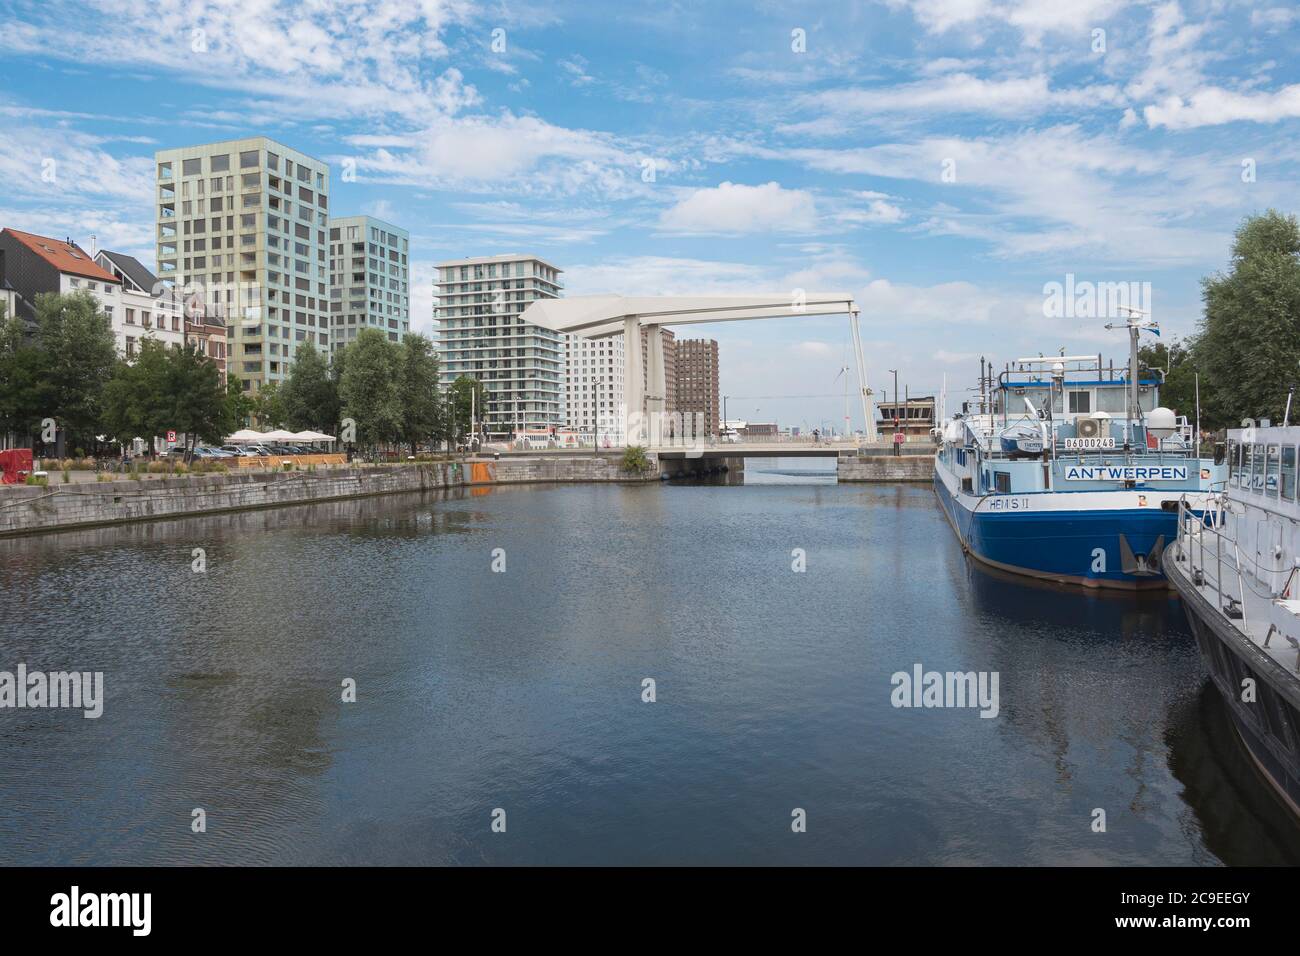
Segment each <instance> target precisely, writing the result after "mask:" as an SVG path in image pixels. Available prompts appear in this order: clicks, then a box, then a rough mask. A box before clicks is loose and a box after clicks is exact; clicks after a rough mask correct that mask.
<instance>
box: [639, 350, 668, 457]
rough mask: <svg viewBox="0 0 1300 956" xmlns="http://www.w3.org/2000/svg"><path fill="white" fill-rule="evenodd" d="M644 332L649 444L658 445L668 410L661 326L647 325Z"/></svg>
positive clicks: (661, 437)
mask: <svg viewBox="0 0 1300 956" xmlns="http://www.w3.org/2000/svg"><path fill="white" fill-rule="evenodd" d="M645 333H646V370H645V377H646V401H645V406H646V407H645V411H646V419H647V422H648V424H649V430H650V444H651V445H658V444H660V443H661V441H662V439H663V434H662V431H663V420H664V416H663V413H664V412H666V411H667V410H668V396H667V395H666V394H665V393H666V392H667V391H668V383H667V378H666V375H665V373H664V336H663V326H660V325H647V326H646V327H645Z"/></svg>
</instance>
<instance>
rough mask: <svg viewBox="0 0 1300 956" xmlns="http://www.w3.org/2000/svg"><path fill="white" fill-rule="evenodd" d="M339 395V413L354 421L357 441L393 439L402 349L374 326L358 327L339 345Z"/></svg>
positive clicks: (397, 430) (398, 420)
mask: <svg viewBox="0 0 1300 956" xmlns="http://www.w3.org/2000/svg"><path fill="white" fill-rule="evenodd" d="M343 351H344V352H345V353H346V356H345V358H344V367H343V374H342V377H341V378H340V380H339V398H340V399H342V401H343V415H344V417H345V418H350V419H352V420H353V421H354V422H355V423H356V438H357V444H359V445H363V446H366V447H373V446H375V445H378V444H381V443H387V442H395V441H397V440H398V438H399V437H400V435H401V430H402V402H401V381H400V377H401V367H402V353H401V349H400V347H399V346H398V345H397V344H396V343H395V342H390V341H389V339H388V336H387V335H385V334H384V333H383V332H381V331H379V330H378V329H362V330H361V331H359V332H358V333H357V337H356V340H355V341H353V342H350V343H348V345H347V347H346V348H344V349H343Z"/></svg>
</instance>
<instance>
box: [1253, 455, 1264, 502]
mask: <svg viewBox="0 0 1300 956" xmlns="http://www.w3.org/2000/svg"><path fill="white" fill-rule="evenodd" d="M1250 453H1251V454H1250V490H1251V491H1253V492H1256V493H1258V492H1261V491H1263V490H1264V446H1263V445H1251V446H1250Z"/></svg>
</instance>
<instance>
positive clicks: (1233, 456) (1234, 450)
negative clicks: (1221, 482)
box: [1228, 438, 1241, 486]
mask: <svg viewBox="0 0 1300 956" xmlns="http://www.w3.org/2000/svg"><path fill="white" fill-rule="evenodd" d="M1240 447H1241V446H1240V445H1238V444H1237V443H1236V442H1235V441H1233V440H1232V439H1231V438H1229V439H1228V484H1229V486H1233V485H1236V484H1237V475H1238V473H1239V472H1240V471H1241V467H1240V463H1239V462H1238V461H1237V456H1238V455H1239V454H1240V451H1238V449H1239V448H1240Z"/></svg>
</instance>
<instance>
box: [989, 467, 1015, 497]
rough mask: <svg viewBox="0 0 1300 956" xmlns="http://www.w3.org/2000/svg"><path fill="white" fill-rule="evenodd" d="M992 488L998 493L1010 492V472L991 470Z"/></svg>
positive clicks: (1006, 493)
mask: <svg viewBox="0 0 1300 956" xmlns="http://www.w3.org/2000/svg"><path fill="white" fill-rule="evenodd" d="M993 490H994V491H996V492H997V493H998V494H1000V495H1008V494H1010V493H1011V472H1009V471H995V472H993Z"/></svg>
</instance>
